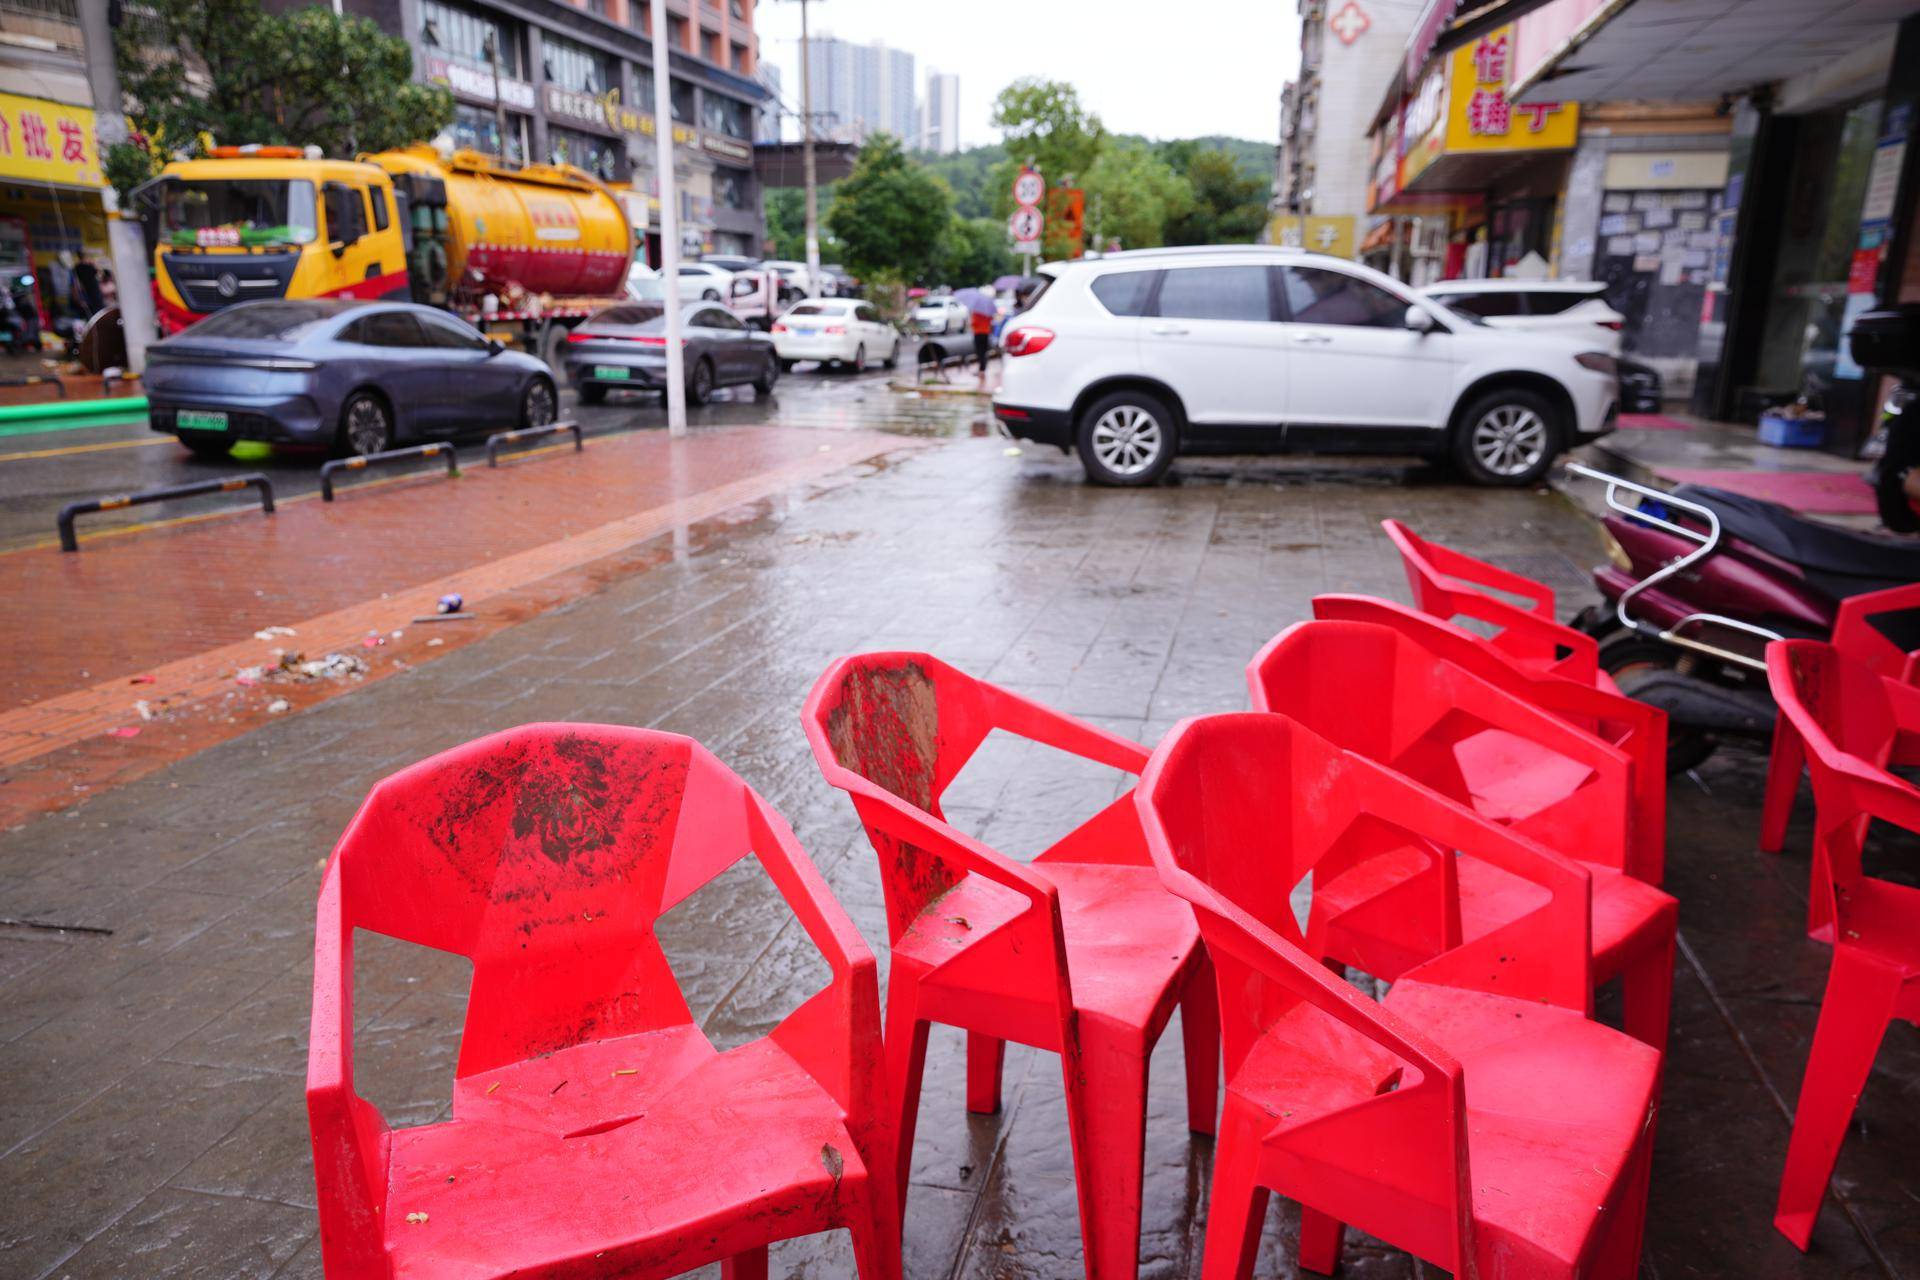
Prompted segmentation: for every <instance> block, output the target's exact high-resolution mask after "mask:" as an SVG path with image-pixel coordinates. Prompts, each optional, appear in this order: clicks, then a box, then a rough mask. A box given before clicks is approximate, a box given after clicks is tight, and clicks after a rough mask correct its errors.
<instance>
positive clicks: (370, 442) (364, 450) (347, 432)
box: [339, 391, 393, 457]
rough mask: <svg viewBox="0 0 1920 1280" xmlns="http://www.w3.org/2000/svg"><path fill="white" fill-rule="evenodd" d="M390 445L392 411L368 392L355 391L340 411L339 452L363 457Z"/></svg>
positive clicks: (378, 398) (389, 447)
mask: <svg viewBox="0 0 1920 1280" xmlns="http://www.w3.org/2000/svg"><path fill="white" fill-rule="evenodd" d="M391 448H393V413H392V411H390V410H389V409H388V408H387V405H386V401H384V400H382V399H381V398H380V397H379V396H377V395H375V394H373V392H371V391H356V392H354V393H353V394H352V395H350V396H348V397H347V403H346V406H345V407H344V408H342V409H341V410H340V439H339V449H340V452H341V453H343V454H345V453H355V454H359V455H360V456H362V457H365V456H366V455H367V454H369V453H384V452H386V451H387V450H388V449H391Z"/></svg>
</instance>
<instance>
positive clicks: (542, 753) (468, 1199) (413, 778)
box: [307, 724, 900, 1280]
mask: <svg viewBox="0 0 1920 1280" xmlns="http://www.w3.org/2000/svg"><path fill="white" fill-rule="evenodd" d="M748 853H752V854H754V855H755V856H757V857H758V859H759V860H760V863H761V865H762V867H763V868H764V869H765V871H766V873H767V875H768V876H769V877H770V878H771V879H772V881H773V883H774V886H775V888H776V889H778V891H779V893H780V895H781V897H782V898H784V899H785V900H786V902H787V904H788V906H789V907H791V908H792V910H793V912H794V915H795V916H796V917H797V918H798V920H799V922H800V925H801V927H802V928H803V929H804V930H805V931H806V933H807V936H808V938H809V939H811V941H812V942H813V944H814V945H815V946H816V947H818V948H819V949H820V952H821V954H822V955H823V956H824V957H825V959H826V961H827V964H828V965H829V967H830V968H831V970H832V973H833V977H832V980H831V981H830V982H829V983H828V984H827V986H826V988H825V989H824V990H822V991H820V992H819V993H818V994H816V995H814V996H813V997H812V998H811V999H809V1000H808V1001H807V1002H806V1003H805V1004H803V1005H801V1006H800V1007H799V1008H798V1009H796V1010H794V1011H793V1012H792V1013H791V1014H789V1015H788V1016H787V1017H786V1019H785V1020H784V1021H782V1022H781V1023H780V1025H779V1026H777V1027H775V1028H774V1030H773V1031H772V1033H771V1034H769V1035H768V1036H766V1037H765V1038H763V1039H760V1040H755V1041H753V1042H751V1043H749V1044H745V1045H741V1046H739V1047H737V1048H734V1049H731V1050H729V1051H727V1052H725V1053H720V1052H717V1051H716V1050H715V1049H714V1047H713V1045H712V1044H710V1043H709V1042H708V1041H707V1038H706V1037H705V1036H704V1035H703V1034H702V1033H701V1031H700V1028H699V1027H697V1026H696V1025H694V1021H693V1018H692V1016H691V1015H690V1014H689V1012H688V1010H687V1004H686V1001H685V999H684V998H683V997H682V996H681V994H680V989H679V987H678V985H677V984H676V982H675V981H674V977H673V973H672V970H671V969H670V967H669V966H668V963H667V960H666V957H665V955H664V953H663V952H662V951H661V948H660V944H659V943H658V942H657V941H656V940H655V938H654V932H653V931H654V922H655V920H656V919H657V918H658V917H659V916H660V915H661V914H662V913H664V912H666V911H667V910H669V909H671V908H672V907H673V906H674V905H675V904H677V903H678V902H680V901H681V900H683V899H684V898H686V897H687V895H689V894H691V893H692V892H694V891H695V890H696V889H698V888H700V886H702V885H703V884H705V883H706V882H707V881H709V880H711V879H712V878H713V877H714V876H716V875H718V874H719V873H721V872H722V871H724V870H726V869H727V868H728V867H730V866H732V865H733V864H734V863H736V862H738V861H739V860H740V858H741V857H743V856H744V855H746V854H748ZM355 929H366V930H371V931H373V932H375V933H381V934H386V935H388V936H390V937H394V938H399V939H403V940H405V941H408V942H413V943H417V944H419V945H421V946H427V947H433V948H436V949H438V950H441V951H447V952H451V953H453V954H455V955H462V956H466V957H467V958H468V959H470V960H471V961H472V963H473V985H472V990H471V993H470V995H469V997H468V1004H467V1019H466V1027H465V1030H464V1032H463V1034H462V1036H461V1042H460V1059H459V1064H458V1066H457V1068H456V1070H455V1074H454V1086H453V1118H452V1119H451V1120H448V1121H446V1122H444V1123H441V1124H431V1125H423V1126H420V1127H417V1128H407V1129H390V1128H388V1127H387V1124H386V1123H385V1121H384V1120H383V1119H382V1118H381V1116H380V1113H379V1112H378V1111H377V1110H376V1109H375V1108H374V1107H373V1105H372V1104H371V1103H369V1102H367V1101H366V1100H364V1099H363V1098H361V1097H360V1096H359V1095H358V1094H356V1093H355V1091H354V1080H353V1045H352V1041H353V934H354V930H355ZM877 997H878V989H877V980H876V976H875V965H874V958H873V955H872V954H871V953H870V952H869V951H868V950H867V948H866V946H865V945H864V944H863V943H862V942H861V941H860V935H859V934H858V933H857V932H855V930H854V928H853V925H852V923H851V922H850V921H849V920H848V919H847V917H846V915H845V913H844V912H842V911H841V909H840V906H839V904H838V903H836V902H835V901H834V900H833V897H832V895H831V893H830V892H829V891H828V889H827V887H826V883H825V882H824V881H823V880H822V879H821V878H820V875H819V873H818V872H817V871H815V869H814V867H813V865H812V863H810V862H809V861H808V860H807V856H806V854H805V852H804V851H802V850H801V848H800V846H799V844H798V843H797V842H796V841H795V840H794V837H793V833H792V832H791V831H790V830H789V829H788V827H787V825H786V823H785V821H784V820H783V819H781V817H780V816H779V815H778V814H777V813H775V812H774V811H773V810H772V809H771V808H770V807H769V806H768V805H767V804H766V802H765V801H763V800H761V799H760V797H759V796H757V795H755V794H754V793H753V792H752V791H751V790H749V789H748V788H747V786H746V784H744V783H743V782H741V781H740V779H739V778H737V777H735V776H734V774H733V773H732V772H730V771H729V770H728V769H727V768H726V767H725V766H724V765H722V764H720V762H719V761H717V760H715V759H714V758H713V757H712V756H711V755H709V754H708V753H707V752H706V751H705V750H704V749H703V748H701V747H700V746H699V745H698V744H696V743H694V742H693V741H692V740H690V739H687V738H682V737H678V736H675V735H673V734H665V733H652V732H647V731H644V730H640V729H622V728H614V727H610V726H606V725H560V724H543V725H528V726H526V727H524V728H520V729H514V730H510V731H508V732H505V733H499V734H495V735H493V736H492V737H488V738H482V739H480V740H479V741H477V742H472V743H468V744H467V745H466V746H463V747H458V748H456V749H454V750H452V751H448V752H445V753H443V754H441V755H437V756H434V757H433V758H431V759H429V760H425V761H422V762H421V763H419V764H416V765H414V766H412V767H411V768H408V769H405V770H402V771H401V772H400V773H397V774H395V775H394V776H392V777H390V778H388V779H386V780H385V781H384V782H381V783H380V784H379V785H378V786H376V787H375V788H374V789H373V792H372V794H371V795H369V796H368V798H367V802H366V803H365V804H364V805H363V806H362V807H361V809H360V812H359V814H358V815H357V816H356V817H355V818H354V820H353V823H352V825H351V826H349V827H348V828H347V832H346V834H345V836H343V837H342V838H341V841H340V844H339V847H338V848H337V849H335V851H334V856H333V860H332V861H331V862H330V863H329V864H328V866H327V871H326V875H325V877H324V879H323V880H322V882H321V889H320V909H319V919H318V924H317V927H316V930H315V946H314V981H313V1024H312V1038H311V1048H310V1049H309V1052H308V1059H307V1112H308V1117H309V1120H310V1123H311V1126H312V1131H313V1163H314V1173H315V1179H316V1181H317V1183H318V1186H319V1200H320V1240H321V1250H322V1256H323V1259H324V1261H325V1265H326V1270H327V1274H328V1275H329V1276H332V1277H335V1280H341V1278H343V1277H356V1278H357V1277H386V1276H402V1275H405V1276H447V1277H453V1276H458V1277H460V1278H461V1280H471V1278H473V1277H479V1276H506V1275H513V1276H545V1275H552V1276H560V1275H565V1276H586V1275H595V1276H601V1275H616V1274H617V1275H620V1276H625V1277H635V1278H640V1277H645V1278H647V1280H652V1278H654V1277H665V1276H676V1275H680V1274H682V1273H683V1272H686V1271H689V1270H692V1269H694V1268H696V1267H699V1266H702V1265H704V1264H706V1263H709V1262H712V1261H715V1260H721V1261H722V1270H723V1272H724V1273H725V1274H726V1275H727V1276H728V1277H730V1278H731V1280H749V1278H750V1277H764V1276H765V1275H766V1266H767V1255H766V1246H767V1245H768V1244H769V1243H770V1242H772V1241H776V1240H784V1239H788V1238H790V1237H793V1236H800V1235H807V1234H811V1233H813V1232H819V1231H827V1230H830V1229H835V1228H842V1227H844V1228H846V1229H847V1230H848V1231H849V1232H850V1234H851V1235H852V1238H853V1246H854V1252H855V1255H856V1257H857V1258H858V1261H859V1271H860V1276H861V1278H862V1280H898V1277H899V1275H900V1229H899V1216H898V1209H897V1207H896V1200H895V1195H894V1188H893V1182H892V1179H891V1178H890V1177H889V1176H888V1174H889V1172H890V1169H891V1163H890V1162H891V1161H892V1158H893V1139H892V1119H891V1116H890V1114H889V1111H890V1108H889V1106H888V1105H887V1103H886V1101H885V1094H884V1085H883V1081H882V1078H881V1074H880V1071H879V1066H878V1060H879V1056H880V1035H879V1005H878V1000H877Z"/></svg>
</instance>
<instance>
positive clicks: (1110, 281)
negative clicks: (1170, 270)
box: [1093, 271, 1160, 316]
mask: <svg viewBox="0 0 1920 1280" xmlns="http://www.w3.org/2000/svg"><path fill="white" fill-rule="evenodd" d="M1159 274H1160V273H1159V272H1158V271H1115V272H1114V273H1113V274H1111V275H1104V276H1101V277H1100V278H1099V279H1098V280H1095V281H1094V282H1093V296H1094V297H1096V298H1098V299H1099V300H1100V305H1101V306H1103V307H1105V308H1106V309H1107V310H1108V311H1111V312H1112V313H1113V314H1114V315H1116V316H1143V315H1145V314H1147V299H1148V298H1150V297H1152V296H1153V280H1154V277H1155V276H1157V275H1159Z"/></svg>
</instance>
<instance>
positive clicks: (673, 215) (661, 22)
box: [651, 0, 687, 436]
mask: <svg viewBox="0 0 1920 1280" xmlns="http://www.w3.org/2000/svg"><path fill="white" fill-rule="evenodd" d="M651 3H652V4H653V165H654V170H655V172H657V173H658V174H659V175H660V177H659V182H658V183H657V185H658V186H659V188H660V283H661V285H662V290H663V296H662V298H661V302H662V304H663V305H664V306H665V307H666V316H665V319H666V322H667V434H668V435H669V436H684V435H685V434H687V381H686V364H687V360H686V352H685V351H684V350H683V349H682V348H681V346H680V193H679V190H678V189H677V188H676V187H675V185H674V180H673V55H672V53H671V52H669V48H670V46H669V45H668V44H667V0H651Z"/></svg>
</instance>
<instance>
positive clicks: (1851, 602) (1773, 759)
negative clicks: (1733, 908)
mask: <svg viewBox="0 0 1920 1280" xmlns="http://www.w3.org/2000/svg"><path fill="white" fill-rule="evenodd" d="M1913 609H1920V582H1916V583H1912V584H1910V585H1908V586H1904V587H1891V588H1889V589H1887V590H1885V591H1871V592H1868V593H1867V594H1866V595H1863V596H1852V597H1850V598H1848V599H1846V600H1842V601H1841V602H1840V609H1839V612H1838V613H1837V614H1836V615H1835V617H1834V624H1833V647H1834V648H1836V649H1838V650H1839V651H1840V652H1841V653H1844V654H1846V655H1847V656H1848V657H1849V658H1852V659H1853V660H1854V661H1855V662H1858V663H1860V664H1861V665H1863V666H1866V667H1869V668H1871V669H1872V670H1873V671H1875V672H1877V673H1879V674H1880V675H1882V676H1884V677H1885V678H1887V679H1888V680H1892V681H1895V682H1897V683H1900V684H1907V685H1920V650H1915V651H1913V652H1912V653H1909V652H1907V651H1906V650H1905V649H1902V648H1901V647H1900V646H1899V645H1897V644H1895V643H1894V642H1893V641H1891V640H1889V639H1888V638H1887V637H1886V635H1885V634H1884V633H1882V632H1881V630H1880V629H1879V628H1878V627H1876V626H1874V625H1873V620H1874V619H1875V618H1877V617H1879V616H1881V615H1882V614H1888V613H1900V612H1904V611H1907V610H1913ZM1892 759H1893V763H1895V764H1920V736H1914V735H1908V736H1906V737H1904V738H1902V739H1901V740H1900V741H1899V742H1898V743H1896V744H1895V749H1894V755H1893V757H1892ZM1806 763H1807V751H1806V747H1805V746H1803V745H1802V744H1801V742H1800V736H1799V735H1798V734H1797V733H1795V732H1794V730H1793V724H1792V722H1790V721H1789V720H1787V719H1786V717H1784V716H1782V717H1780V718H1778V719H1776V720H1775V721H1774V722H1773V749H1772V751H1771V753H1770V754H1769V755H1768V756H1767V793H1766V800H1765V802H1764V803H1763V805H1762V807H1761V810H1760V848H1761V849H1762V850H1764V851H1765V852H1767V853H1778V852H1780V849H1781V847H1782V846H1783V845H1785V844H1786V842H1787V820H1788V819H1789V818H1790V817H1791V816H1792V815H1793V799H1794V795H1795V794H1796V793H1797V792H1798V791H1799V790H1800V771H1801V770H1802V769H1804V768H1805V767H1806Z"/></svg>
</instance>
